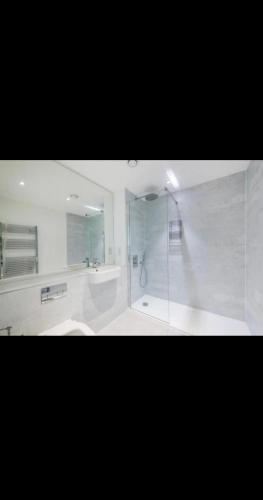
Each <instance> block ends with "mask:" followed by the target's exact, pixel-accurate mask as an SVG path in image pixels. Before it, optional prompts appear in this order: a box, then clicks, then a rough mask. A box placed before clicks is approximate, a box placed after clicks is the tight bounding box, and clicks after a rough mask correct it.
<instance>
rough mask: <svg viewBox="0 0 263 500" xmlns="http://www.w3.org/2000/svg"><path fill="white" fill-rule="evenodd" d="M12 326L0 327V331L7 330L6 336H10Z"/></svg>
mask: <svg viewBox="0 0 263 500" xmlns="http://www.w3.org/2000/svg"><path fill="white" fill-rule="evenodd" d="M11 330H12V326H7V327H6V328H0V332H7V335H8V337H11Z"/></svg>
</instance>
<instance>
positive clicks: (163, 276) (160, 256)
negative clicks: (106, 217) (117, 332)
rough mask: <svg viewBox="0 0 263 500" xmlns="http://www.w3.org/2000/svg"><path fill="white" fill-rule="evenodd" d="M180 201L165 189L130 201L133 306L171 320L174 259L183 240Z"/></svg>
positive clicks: (131, 292) (146, 312) (130, 270)
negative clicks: (172, 262)
mask: <svg viewBox="0 0 263 500" xmlns="http://www.w3.org/2000/svg"><path fill="white" fill-rule="evenodd" d="M178 214H179V211H178V208H177V206H176V201H175V199H174V198H173V197H172V195H170V194H168V193H165V191H163V192H162V193H161V195H160V196H156V195H155V196H154V195H148V196H146V197H144V198H137V199H134V200H132V201H130V203H129V275H130V276H129V277H130V306H131V308H132V309H134V310H136V311H138V312H143V313H145V314H148V315H149V316H152V317H154V318H157V319H159V320H161V321H165V322H167V323H168V322H170V307H169V301H170V292H171V287H172V282H171V276H170V259H172V258H173V257H172V256H173V255H174V254H175V253H176V252H177V251H178V249H179V248H180V245H181V242H182V223H181V221H180V217H179V215H178Z"/></svg>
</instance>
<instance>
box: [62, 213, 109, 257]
mask: <svg viewBox="0 0 263 500" xmlns="http://www.w3.org/2000/svg"><path fill="white" fill-rule="evenodd" d="M67 253H68V265H72V264H79V263H81V262H84V261H85V259H86V258H87V257H88V258H89V259H90V262H93V261H94V260H95V259H96V260H98V261H99V262H100V263H104V262H105V232H104V215H103V214H101V215H98V216H94V217H88V218H85V217H80V216H79V215H74V214H67Z"/></svg>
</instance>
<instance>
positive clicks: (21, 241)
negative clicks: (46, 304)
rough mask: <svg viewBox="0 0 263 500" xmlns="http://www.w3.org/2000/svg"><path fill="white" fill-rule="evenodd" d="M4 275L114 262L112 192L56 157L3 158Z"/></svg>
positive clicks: (0, 246)
mask: <svg viewBox="0 0 263 500" xmlns="http://www.w3.org/2000/svg"><path fill="white" fill-rule="evenodd" d="M0 257H1V259H0V261H1V265H0V276H1V278H2V279H3V278H5V279H6V278H13V277H17V276H21V275H26V274H36V273H40V274H48V273H53V272H58V271H62V270H65V269H74V268H78V267H85V266H87V265H93V264H97V265H103V264H113V263H114V262H113V197H112V193H110V192H109V191H107V190H105V189H104V188H102V187H100V186H98V185H96V184H95V183H93V182H91V181H89V180H88V179H86V178H85V177H83V176H81V175H80V174H77V173H76V172H74V171H72V170H71V169H70V168H68V167H66V166H63V165H61V164H59V163H57V161H56V160H0Z"/></svg>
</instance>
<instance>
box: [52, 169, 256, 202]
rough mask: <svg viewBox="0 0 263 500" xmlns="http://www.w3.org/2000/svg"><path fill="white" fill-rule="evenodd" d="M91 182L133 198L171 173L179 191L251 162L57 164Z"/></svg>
mask: <svg viewBox="0 0 263 500" xmlns="http://www.w3.org/2000/svg"><path fill="white" fill-rule="evenodd" d="M58 161H60V162H62V163H63V164H65V165H67V166H69V167H71V168H73V169H74V170H76V171H77V172H80V173H81V174H82V175H84V176H87V177H88V178H89V179H90V180H93V181H94V182H97V183H98V184H100V185H101V186H104V187H105V188H107V189H109V190H111V191H116V190H119V189H122V188H124V187H126V188H128V189H129V190H130V191H132V192H133V193H134V194H137V195H138V194H144V193H146V192H150V191H153V190H156V189H161V188H162V187H164V186H165V184H166V181H167V175H166V172H167V170H168V169H172V170H173V171H174V173H175V175H176V177H177V179H178V181H179V185H180V189H186V188H189V187H192V186H196V185H199V184H203V183H204V182H208V181H212V180H214V179H219V178H220V177H225V176H227V175H231V174H235V173H237V172H240V171H242V170H245V169H246V168H247V167H248V165H249V162H250V160H139V163H138V166H137V167H136V168H133V169H132V168H130V167H129V166H128V165H127V160H58Z"/></svg>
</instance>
